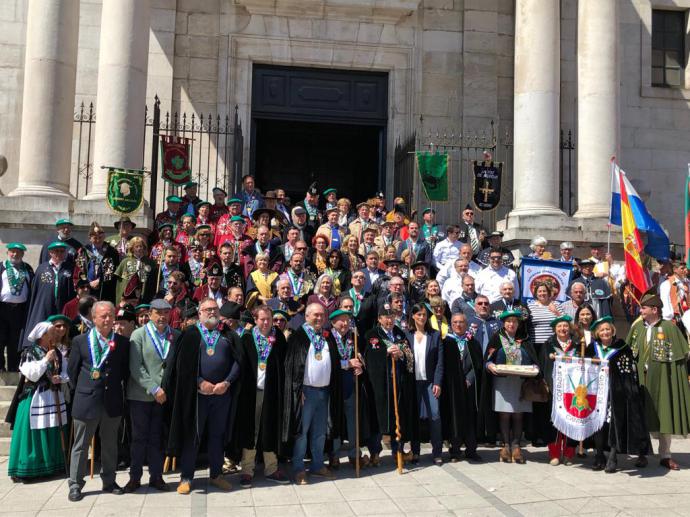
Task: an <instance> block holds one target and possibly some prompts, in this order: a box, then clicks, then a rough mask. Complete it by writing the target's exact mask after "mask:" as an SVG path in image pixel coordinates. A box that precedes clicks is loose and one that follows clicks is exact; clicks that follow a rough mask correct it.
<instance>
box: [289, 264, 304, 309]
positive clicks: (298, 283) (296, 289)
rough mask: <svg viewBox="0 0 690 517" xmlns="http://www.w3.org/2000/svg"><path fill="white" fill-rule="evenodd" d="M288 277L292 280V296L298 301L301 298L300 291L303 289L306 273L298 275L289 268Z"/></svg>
mask: <svg viewBox="0 0 690 517" xmlns="http://www.w3.org/2000/svg"><path fill="white" fill-rule="evenodd" d="M287 277H288V280H289V281H290V289H292V296H293V297H294V299H295V301H297V300H299V293H300V292H301V291H302V284H303V283H304V273H302V274H300V275H299V276H297V277H296V276H295V274H294V273H293V272H292V271H290V270H289V269H288V272H287Z"/></svg>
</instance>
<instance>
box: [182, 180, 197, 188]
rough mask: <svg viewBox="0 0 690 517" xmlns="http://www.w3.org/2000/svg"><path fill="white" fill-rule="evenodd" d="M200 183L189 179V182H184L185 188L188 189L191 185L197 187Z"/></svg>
mask: <svg viewBox="0 0 690 517" xmlns="http://www.w3.org/2000/svg"><path fill="white" fill-rule="evenodd" d="M198 185H199V184H198V183H197V182H196V181H188V182H187V183H185V184H184V189H185V190H187V189H188V188H191V187H196V186H198Z"/></svg>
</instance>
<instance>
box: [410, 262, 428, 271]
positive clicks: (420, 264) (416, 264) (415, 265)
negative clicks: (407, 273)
mask: <svg viewBox="0 0 690 517" xmlns="http://www.w3.org/2000/svg"><path fill="white" fill-rule="evenodd" d="M417 266H424V267H425V268H426V269H429V264H427V263H426V262H424V261H423V260H418V261H417V262H415V263H414V264H412V265H411V266H410V269H412V270H414V269H416V268H417Z"/></svg>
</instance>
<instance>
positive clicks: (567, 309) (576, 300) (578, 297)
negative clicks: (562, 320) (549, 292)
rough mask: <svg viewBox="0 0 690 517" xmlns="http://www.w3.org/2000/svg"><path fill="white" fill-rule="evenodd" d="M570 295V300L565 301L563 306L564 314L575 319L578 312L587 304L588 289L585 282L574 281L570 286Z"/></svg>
mask: <svg viewBox="0 0 690 517" xmlns="http://www.w3.org/2000/svg"><path fill="white" fill-rule="evenodd" d="M569 293H570V294H569V297H570V299H569V300H567V301H565V302H564V303H563V304H562V305H561V308H562V309H563V313H564V314H567V315H568V316H570V317H571V318H573V319H574V318H575V313H576V312H577V310H578V309H579V308H580V307H581V306H582V304H584V303H585V298H586V297H587V287H586V286H585V284H584V283H583V282H580V281H579V280H574V281H573V282H572V283H571V284H570V289H569Z"/></svg>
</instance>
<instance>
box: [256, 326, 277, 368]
mask: <svg viewBox="0 0 690 517" xmlns="http://www.w3.org/2000/svg"><path fill="white" fill-rule="evenodd" d="M252 336H253V337H254V347H256V356H257V358H258V360H259V369H260V370H265V369H266V361H268V356H269V355H270V353H271V350H272V349H273V343H274V342H275V337H274V336H273V334H271V335H270V336H268V337H266V336H264V335H263V334H262V333H261V332H259V330H258V329H257V328H256V327H254V328H253V329H252Z"/></svg>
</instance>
